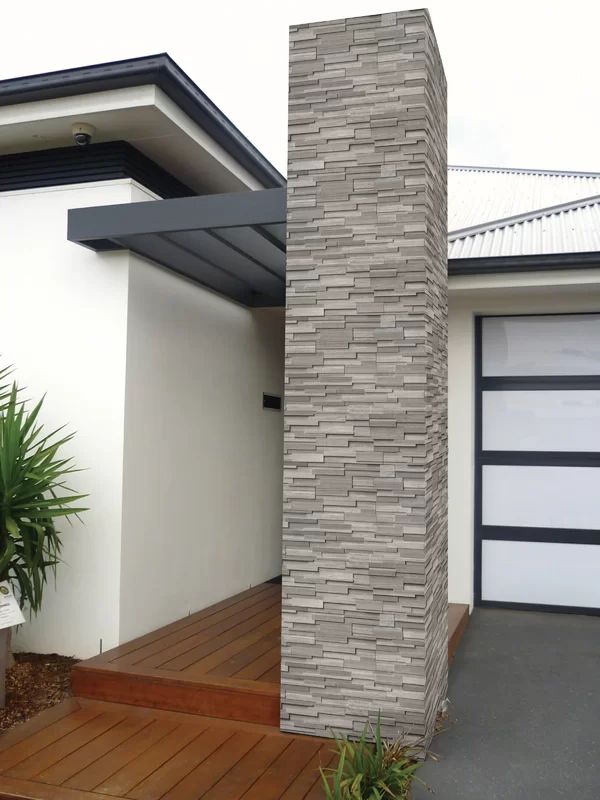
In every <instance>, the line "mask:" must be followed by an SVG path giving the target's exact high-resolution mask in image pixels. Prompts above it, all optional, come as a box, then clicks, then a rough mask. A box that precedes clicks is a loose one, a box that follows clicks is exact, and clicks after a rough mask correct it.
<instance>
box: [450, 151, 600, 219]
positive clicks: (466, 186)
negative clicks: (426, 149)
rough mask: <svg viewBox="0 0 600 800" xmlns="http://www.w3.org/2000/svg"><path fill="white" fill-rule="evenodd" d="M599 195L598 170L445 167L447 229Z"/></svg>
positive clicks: (599, 178) (599, 180)
mask: <svg viewBox="0 0 600 800" xmlns="http://www.w3.org/2000/svg"><path fill="white" fill-rule="evenodd" d="M597 194H600V172H560V171H556V172H552V171H550V170H533V169H507V168H504V167H470V166H451V167H449V168H448V230H449V231H454V230H457V229H458V228H465V227H467V226H469V225H479V224H481V223H483V222H491V221H492V220H498V219H504V218H506V217H511V216H513V215H514V214H522V213H524V212H528V211H532V210H534V209H538V208H547V207H548V206H554V205H557V204H559V203H567V202H571V201H573V200H580V199H582V198H584V197H591V196H592V195H597Z"/></svg>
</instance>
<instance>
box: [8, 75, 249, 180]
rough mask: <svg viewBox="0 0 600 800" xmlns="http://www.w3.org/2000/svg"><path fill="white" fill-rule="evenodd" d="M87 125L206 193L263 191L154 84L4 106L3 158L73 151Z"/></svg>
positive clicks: (100, 139)
mask: <svg viewBox="0 0 600 800" xmlns="http://www.w3.org/2000/svg"><path fill="white" fill-rule="evenodd" d="M82 121H83V122H88V123H89V124H91V125H93V126H94V127H95V128H96V134H95V136H94V142H108V141H116V140H124V141H128V142H130V143H131V144H132V145H133V146H134V147H136V148H137V149H138V150H140V151H141V152H142V153H144V155H146V156H148V157H149V158H151V159H152V160H153V161H156V163H158V164H159V165H160V166H161V167H163V168H164V169H166V170H168V171H169V172H171V173H172V174H173V175H175V177H177V178H179V180H181V181H183V182H184V183H186V184H187V185H188V186H190V187H191V188H192V189H194V190H196V191H197V192H198V193H200V194H202V193H205V192H228V191H236V190H243V189H258V188H261V186H260V184H259V182H258V181H257V179H256V178H254V177H253V176H252V175H251V174H250V173H249V172H248V171H247V170H246V169H244V167H243V166H242V165H240V164H238V163H237V162H236V161H235V159H234V158H233V157H232V156H231V155H230V154H229V153H227V152H226V151H225V150H224V149H223V148H222V147H221V145H220V144H219V143H218V142H216V141H215V140H214V139H212V138H211V137H210V136H209V135H208V134H207V133H206V131H204V130H203V129H202V128H201V127H200V125H198V124H197V123H196V122H194V121H193V120H192V119H190V118H189V117H188V116H187V115H186V114H185V113H184V112H183V111H182V110H181V109H179V108H178V107H177V106H176V104H175V103H173V102H172V101H171V100H170V99H169V98H168V97H167V96H166V95H165V93H164V92H163V91H162V90H161V89H159V88H158V87H156V86H153V85H146V86H136V87H132V88H125V89H112V90H108V91H103V92H93V93H88V94H81V95H73V96H70V97H59V98H52V99H48V100H39V101H35V102H29V103H19V104H15V105H6V106H4V107H0V154H7V153H18V152H25V151H28V150H46V149H50V148H55V147H66V146H70V145H72V144H73V139H72V134H71V126H72V124H73V123H74V122H82Z"/></svg>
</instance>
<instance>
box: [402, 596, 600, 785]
mask: <svg viewBox="0 0 600 800" xmlns="http://www.w3.org/2000/svg"><path fill="white" fill-rule="evenodd" d="M449 697H450V700H451V703H452V706H451V711H450V719H449V721H448V723H447V724H446V730H445V731H443V732H442V733H440V734H439V735H438V736H437V737H436V738H435V739H434V740H433V742H432V745H431V750H432V751H433V752H435V753H436V754H437V756H438V757H439V761H437V762H435V761H433V760H431V759H429V760H428V761H427V762H426V764H425V766H424V767H423V768H422V769H421V770H419V775H420V777H421V778H422V779H423V780H424V781H426V783H427V784H428V786H429V789H428V790H427V789H424V788H423V787H419V786H417V787H416V789H415V792H414V798H415V800H434V798H435V797H437V798H439V800H555V798H569V800H598V798H600V617H591V616H589V617H588V616H579V615H573V614H546V613H533V612H526V611H504V610H496V609H477V610H475V612H474V613H473V615H472V616H471V621H470V623H469V626H468V628H467V632H466V634H465V638H464V639H463V641H462V643H461V645H460V646H459V649H458V653H457V655H456V658H455V660H454V662H453V664H452V666H451V668H450V687H449ZM432 792H434V794H433V795H432Z"/></svg>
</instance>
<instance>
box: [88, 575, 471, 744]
mask: <svg viewBox="0 0 600 800" xmlns="http://www.w3.org/2000/svg"><path fill="white" fill-rule="evenodd" d="M468 618H469V609H468V606H466V605H456V604H451V605H450V606H449V609H448V634H449V638H448V657H449V659H450V660H451V659H452V657H453V655H454V653H455V651H456V647H457V646H458V642H459V641H460V638H461V636H462V634H463V633H464V629H465V627H466V624H467V622H468ZM280 661H281V586H280V585H278V584H274V583H265V584H261V585H260V586H255V587H253V588H252V589H248V590H247V591H245V592H242V593H241V594H238V595H235V597H230V598H227V599H226V600H223V601H221V602H220V603H216V604H215V605H213V606H210V607H209V608H206V609H204V610H203V611H199V612H198V613H196V614H192V615H190V616H189V617H185V618H184V619H180V620H177V622H173V623H172V624H170V625H165V626H164V627H162V628H159V629H158V630H156V631H152V632H151V633H148V634H146V635H145V636H141V637H139V638H138V639H135V640H133V641H131V642H127V643H126V644H123V645H121V646H119V647H116V648H114V649H113V650H109V651H108V652H106V653H103V654H102V655H100V656H96V657H95V658H91V659H89V660H88V661H83V662H80V663H79V664H77V665H76V666H75V667H74V669H73V690H74V693H75V694H76V695H77V696H78V697H86V698H89V699H94V700H103V701H109V702H116V703H128V704H130V705H135V706H143V707H146V708H160V709H165V710H170V711H182V712H185V713H192V714H200V715H205V716H210V717H218V718H221V719H232V720H240V721H242V722H254V723H258V724H262V725H272V726H274V727H277V728H278V727H279V713H280V711H279V703H280V689H279V685H280V667H281V665H280Z"/></svg>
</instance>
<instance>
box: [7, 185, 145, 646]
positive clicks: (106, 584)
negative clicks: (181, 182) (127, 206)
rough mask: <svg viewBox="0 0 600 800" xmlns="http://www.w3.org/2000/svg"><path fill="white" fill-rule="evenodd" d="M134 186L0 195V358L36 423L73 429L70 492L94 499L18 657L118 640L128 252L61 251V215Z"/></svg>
mask: <svg viewBox="0 0 600 800" xmlns="http://www.w3.org/2000/svg"><path fill="white" fill-rule="evenodd" d="M131 191H132V186H131V182H130V181H114V182H105V183H101V184H87V185H78V186H70V187H57V188H48V189H36V190H31V191H18V192H6V193H2V194H0V247H1V265H0V269H1V275H2V283H1V286H2V301H3V302H2V313H1V314H0V360H1V362H2V363H4V364H7V363H12V364H14V365H15V367H16V373H15V375H16V377H17V378H18V380H19V382H20V383H21V384H22V385H24V386H26V387H27V395H28V396H29V397H31V398H33V399H36V398H39V397H40V396H41V395H42V394H44V393H47V396H46V402H45V405H44V411H43V422H44V423H45V424H46V425H47V427H48V429H53V428H56V427H57V426H59V425H62V424H63V423H67V424H68V430H71V431H76V438H75V439H74V440H73V441H72V443H71V444H70V445H69V448H68V452H69V454H70V455H72V456H74V458H75V461H76V463H77V465H78V466H80V467H84V468H86V471H85V472H81V473H79V474H77V475H74V476H73V479H72V485H73V486H74V488H75V489H77V490H78V491H82V492H87V493H89V498H88V499H87V501H86V505H88V506H89V508H90V511H88V512H86V513H85V515H84V516H83V522H82V523H79V522H78V521H75V522H74V523H73V525H72V526H71V525H69V524H68V523H67V524H65V523H63V524H61V525H60V527H61V529H62V531H63V534H64V536H63V541H64V552H63V557H64V561H65V563H64V564H63V565H62V566H61V567H60V568H59V571H58V581H57V590H56V591H55V589H54V585H53V584H52V583H51V584H50V585H49V586H47V588H46V590H45V598H44V607H43V610H42V612H41V614H40V615H39V616H38V617H37V619H35V620H34V621H33V622H27V623H26V624H25V625H24V626H23V627H22V628H21V630H20V632H19V634H18V636H17V639H16V647H17V648H18V649H21V650H34V651H38V652H59V653H64V654H72V655H76V656H79V657H86V656H91V655H93V654H95V653H97V652H98V649H99V643H100V640H102V642H103V646H104V647H105V648H106V647H111V646H113V645H115V644H117V642H118V638H119V573H120V559H121V486H122V453H123V409H124V400H125V356H126V332H127V331H126V326H127V289H128V262H129V256H128V254H126V253H111V254H104V255H102V256H101V257H99V256H97V255H96V254H95V253H93V252H91V251H89V250H86V249H84V248H82V247H79V246H78V245H75V244H72V243H71V242H68V241H67V238H66V230H67V210H68V209H69V208H74V207H78V206H88V205H102V204H106V203H124V202H129V201H130V200H131Z"/></svg>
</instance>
